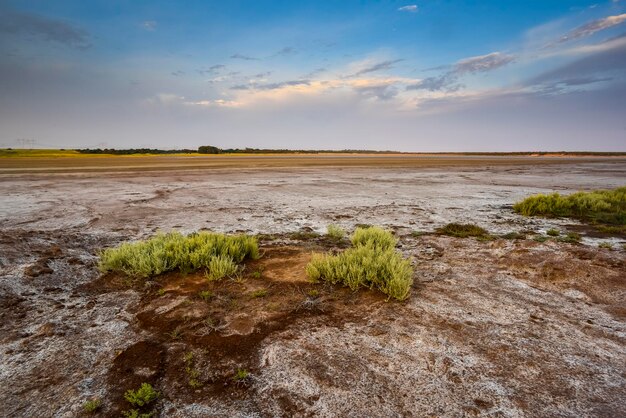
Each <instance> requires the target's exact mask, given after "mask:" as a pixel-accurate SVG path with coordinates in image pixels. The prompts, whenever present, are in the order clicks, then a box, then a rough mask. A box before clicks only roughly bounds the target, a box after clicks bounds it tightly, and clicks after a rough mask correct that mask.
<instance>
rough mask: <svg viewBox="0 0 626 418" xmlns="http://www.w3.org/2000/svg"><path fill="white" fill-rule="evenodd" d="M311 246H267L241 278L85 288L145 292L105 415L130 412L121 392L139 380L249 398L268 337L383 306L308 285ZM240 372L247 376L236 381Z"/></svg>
mask: <svg viewBox="0 0 626 418" xmlns="http://www.w3.org/2000/svg"><path fill="white" fill-rule="evenodd" d="M315 249H317V250H318V251H320V250H321V247H316V246H313V247H312V246H310V245H309V246H270V247H264V248H261V250H262V253H263V257H262V258H260V259H259V260H254V261H249V262H247V263H246V264H245V266H244V268H243V272H242V274H241V275H240V276H239V277H236V278H231V279H223V280H219V281H209V280H207V279H206V278H205V277H204V275H203V274H202V273H199V272H198V273H193V274H185V275H183V274H180V273H167V274H164V275H161V276H159V277H157V278H155V279H154V280H149V281H129V280H128V279H126V278H124V277H122V276H117V275H113V274H109V275H106V276H104V277H103V278H101V279H99V280H97V281H95V282H94V283H93V284H90V285H88V286H83V287H82V290H83V291H86V292H92V291H93V289H94V288H97V287H100V284H103V282H107V283H108V285H106V286H103V287H100V291H115V290H119V289H120V288H122V287H124V286H131V287H133V288H135V289H137V290H139V291H141V292H142V293H143V296H142V297H141V299H140V301H139V303H138V304H137V305H136V306H134V307H133V309H132V311H131V313H132V314H133V315H134V316H135V319H136V326H137V327H138V330H137V331H138V332H139V333H140V334H141V335H146V336H148V338H147V339H144V340H142V341H139V342H137V343H135V344H133V345H131V346H129V347H128V348H126V349H125V350H123V351H121V352H120V353H118V354H117V355H116V357H115V360H114V362H113V367H112V368H111V369H110V371H109V373H108V382H109V385H110V387H111V388H113V389H112V397H111V399H110V400H111V406H110V407H107V408H106V409H104V410H103V413H107V414H119V413H121V411H123V410H124V409H125V408H128V407H129V405H128V403H127V402H126V401H125V400H124V397H123V395H124V392H125V391H126V390H128V389H133V388H137V387H139V386H140V385H141V383H143V382H149V383H151V384H152V385H154V386H155V387H158V388H159V389H160V390H161V391H162V393H163V396H165V397H170V398H176V399H184V400H185V402H196V401H204V402H206V401H207V400H208V399H211V398H215V399H220V398H223V397H225V396H228V397H231V398H232V397H235V398H248V397H250V396H252V394H253V392H252V391H250V389H249V384H250V379H251V378H253V376H255V375H257V374H258V372H259V362H260V358H259V353H260V350H261V347H262V345H263V342H264V341H265V340H266V339H267V338H269V337H270V336H273V335H277V334H279V333H282V332H284V331H285V330H287V329H289V328H290V327H292V326H294V324H296V323H300V324H305V323H307V322H310V319H311V318H312V317H317V316H323V317H324V323H325V324H326V325H327V326H340V325H341V324H343V323H345V322H347V321H354V320H356V319H357V316H356V315H355V314H354V313H353V312H350V309H349V307H350V306H354V305H361V304H366V305H371V304H376V303H384V300H385V299H384V297H383V295H378V294H376V293H375V292H373V291H372V292H367V291H365V292H358V293H353V292H350V291H349V290H347V289H341V288H334V287H332V286H325V285H323V284H312V283H310V282H309V281H308V280H307V278H306V274H305V273H304V269H305V267H306V264H307V263H308V261H309V260H310V257H311V252H312V251H313V250H315ZM105 289H106V290H105ZM189 358H192V359H193V362H192V363H193V364H189V363H190V362H191V360H189ZM199 365H203V366H202V367H200V366H199ZM238 371H245V372H246V373H248V374H249V376H248V377H246V378H245V379H244V378H238V377H237V373H238Z"/></svg>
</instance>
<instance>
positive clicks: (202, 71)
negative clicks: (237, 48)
mask: <svg viewBox="0 0 626 418" xmlns="http://www.w3.org/2000/svg"><path fill="white" fill-rule="evenodd" d="M225 68H226V66H225V65H224V64H215V65H211V66H210V67H209V68H202V69H199V70H198V72H199V73H200V74H202V75H215V74H217V73H218V72H219V71H221V70H223V69H225Z"/></svg>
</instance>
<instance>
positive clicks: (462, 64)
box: [453, 52, 515, 75]
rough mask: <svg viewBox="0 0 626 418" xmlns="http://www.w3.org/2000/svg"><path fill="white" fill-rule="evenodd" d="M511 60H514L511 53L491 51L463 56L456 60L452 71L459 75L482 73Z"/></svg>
mask: <svg viewBox="0 0 626 418" xmlns="http://www.w3.org/2000/svg"><path fill="white" fill-rule="evenodd" d="M513 61H515V57H514V56H513V55H506V54H502V53H500V52H492V53H491V54H487V55H480V56H477V57H471V58H465V59H462V60H460V61H457V63H456V64H455V65H454V69H453V71H454V72H455V73H456V74H459V75H461V74H465V73H472V74H473V73H483V72H486V71H491V70H495V69H496V68H500V67H503V66H505V65H507V64H510V63H511V62H513Z"/></svg>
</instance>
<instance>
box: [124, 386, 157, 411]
mask: <svg viewBox="0 0 626 418" xmlns="http://www.w3.org/2000/svg"><path fill="white" fill-rule="evenodd" d="M158 397H159V392H157V391H155V390H154V388H152V385H151V384H150V383H142V384H141V387H140V388H139V389H137V390H132V389H129V390H127V391H126V393H125V394H124V399H126V400H127V401H128V402H130V403H131V404H132V405H134V406H139V407H141V406H145V405H148V404H149V403H151V402H153V401H155V400H156V399H157V398H158Z"/></svg>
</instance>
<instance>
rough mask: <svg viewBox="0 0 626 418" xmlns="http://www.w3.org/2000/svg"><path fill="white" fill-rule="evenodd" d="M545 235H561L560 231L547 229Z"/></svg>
mask: <svg viewBox="0 0 626 418" xmlns="http://www.w3.org/2000/svg"><path fill="white" fill-rule="evenodd" d="M546 234H548V235H550V236H551V237H558V236H559V235H561V231H559V230H558V229H548V230H547V231H546Z"/></svg>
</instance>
